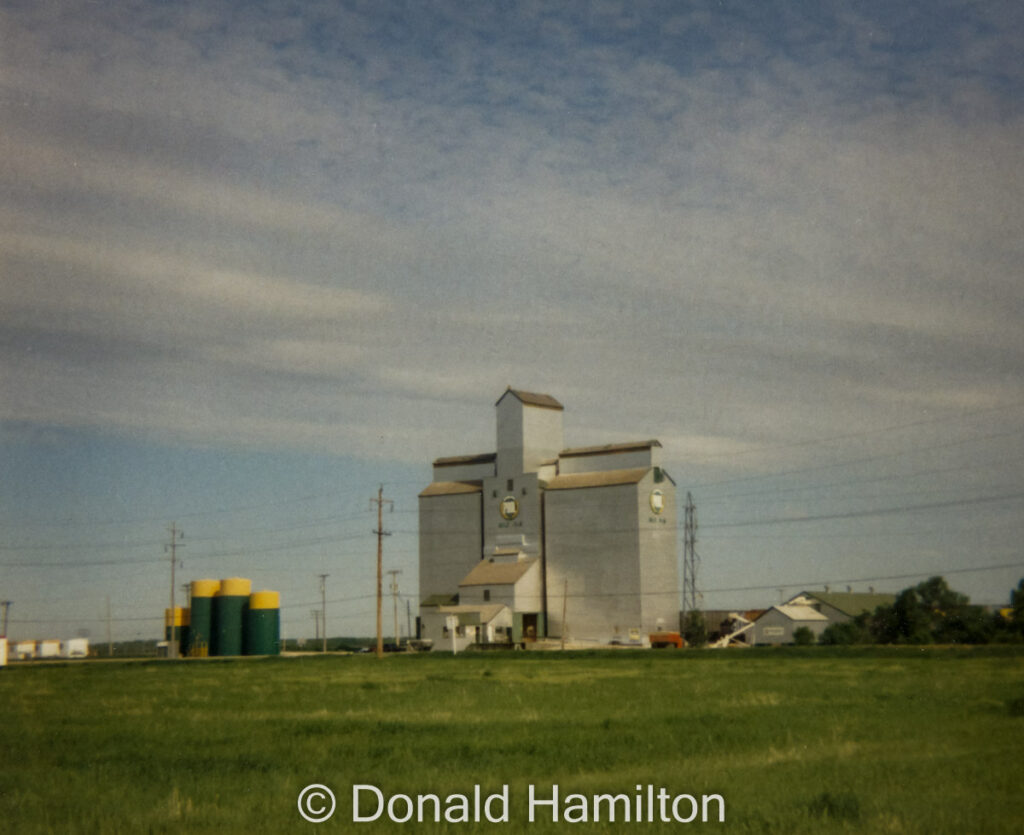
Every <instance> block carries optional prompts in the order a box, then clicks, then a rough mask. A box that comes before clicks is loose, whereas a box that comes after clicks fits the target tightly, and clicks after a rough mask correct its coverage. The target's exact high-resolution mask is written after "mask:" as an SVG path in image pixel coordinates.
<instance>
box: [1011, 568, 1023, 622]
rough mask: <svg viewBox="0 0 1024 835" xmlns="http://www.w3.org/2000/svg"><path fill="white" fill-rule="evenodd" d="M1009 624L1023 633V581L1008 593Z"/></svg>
mask: <svg viewBox="0 0 1024 835" xmlns="http://www.w3.org/2000/svg"><path fill="white" fill-rule="evenodd" d="M1010 610H1011V612H1010V622H1011V623H1012V624H1013V625H1014V626H1015V627H1016V629H1017V631H1018V632H1022V633H1024V579H1021V581H1020V582H1019V583H1017V588H1015V589H1014V590H1013V591H1011V592H1010Z"/></svg>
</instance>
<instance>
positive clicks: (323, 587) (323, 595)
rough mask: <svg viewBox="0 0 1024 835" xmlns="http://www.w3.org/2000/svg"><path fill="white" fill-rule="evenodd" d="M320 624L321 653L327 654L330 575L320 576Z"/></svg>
mask: <svg viewBox="0 0 1024 835" xmlns="http://www.w3.org/2000/svg"><path fill="white" fill-rule="evenodd" d="M318 576H319V577H320V624H321V626H322V632H321V638H322V640H323V648H322V651H323V652H325V653H326V652H327V578H328V577H330V576H331V575H329V574H320V575H318Z"/></svg>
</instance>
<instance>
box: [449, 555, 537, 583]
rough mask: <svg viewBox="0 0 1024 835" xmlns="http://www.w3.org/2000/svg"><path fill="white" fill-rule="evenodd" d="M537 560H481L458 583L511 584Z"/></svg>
mask: <svg viewBox="0 0 1024 835" xmlns="http://www.w3.org/2000/svg"><path fill="white" fill-rule="evenodd" d="M536 562H537V560H535V559H533V560H519V561H518V562H491V561H490V560H481V561H480V562H478V563H477V564H476V566H475V567H474V568H473V570H472V571H470V572H469V574H467V575H466V576H465V577H464V578H463V579H462V581H461V582H460V583H459V588H462V587H463V586H504V585H512V584H513V583H516V582H518V580H519V579H520V578H521V577H522V576H523V575H524V574H526V572H527V571H529V570H530V569H531V568H532V567H533V566H534V564H535V563H536Z"/></svg>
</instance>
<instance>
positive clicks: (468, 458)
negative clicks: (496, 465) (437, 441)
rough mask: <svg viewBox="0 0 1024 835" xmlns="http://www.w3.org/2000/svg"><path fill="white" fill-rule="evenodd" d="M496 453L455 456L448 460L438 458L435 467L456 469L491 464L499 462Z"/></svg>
mask: <svg viewBox="0 0 1024 835" xmlns="http://www.w3.org/2000/svg"><path fill="white" fill-rule="evenodd" d="M497 458H498V454H497V453H496V452H481V453H478V454H477V455H453V456H450V457H448V458H438V459H437V460H435V461H434V466H435V467H455V466H458V465H460V464H490V463H492V462H493V461H495V460H497Z"/></svg>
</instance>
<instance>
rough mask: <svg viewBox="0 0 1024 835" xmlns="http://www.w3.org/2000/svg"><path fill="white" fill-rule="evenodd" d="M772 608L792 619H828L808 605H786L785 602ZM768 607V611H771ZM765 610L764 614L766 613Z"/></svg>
mask: <svg viewBox="0 0 1024 835" xmlns="http://www.w3.org/2000/svg"><path fill="white" fill-rule="evenodd" d="M772 609H775V610H776V611H779V612H782V614H784V615H785V616H786V617H787V618H789V619H790V620H792V621H805V620H814V621H821V620H828V618H827V617H826V616H825V615H823V614H822V613H821V612H819V611H818V610H817V609H812V608H811V607H810V606H787V605H785V604H783V605H781V606H772ZM772 609H769V610H768V612H770V611H772ZM768 612H765V613H764V614H765V615H766V614H768ZM761 617H764V615H761Z"/></svg>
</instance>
